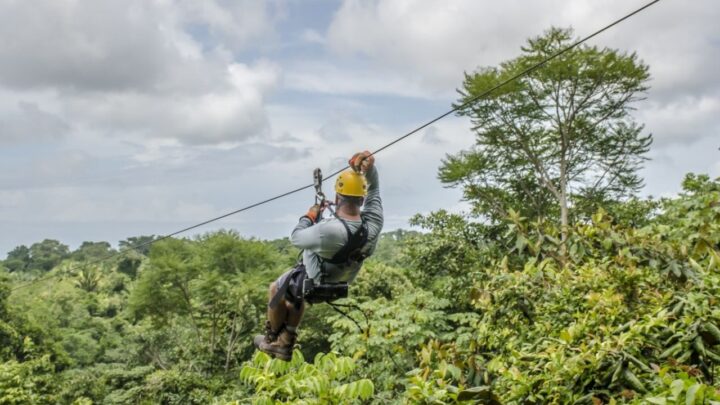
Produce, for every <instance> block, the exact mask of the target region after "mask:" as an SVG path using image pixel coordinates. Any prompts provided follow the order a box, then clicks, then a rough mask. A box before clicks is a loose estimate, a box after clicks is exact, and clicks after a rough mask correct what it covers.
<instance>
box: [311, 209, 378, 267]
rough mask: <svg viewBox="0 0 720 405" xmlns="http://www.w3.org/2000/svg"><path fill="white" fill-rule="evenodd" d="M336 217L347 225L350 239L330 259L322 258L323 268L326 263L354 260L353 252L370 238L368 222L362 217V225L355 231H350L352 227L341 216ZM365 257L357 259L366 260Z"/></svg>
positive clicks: (346, 229)
mask: <svg viewBox="0 0 720 405" xmlns="http://www.w3.org/2000/svg"><path fill="white" fill-rule="evenodd" d="M336 218H337V219H338V220H339V221H340V222H341V223H342V224H343V226H344V227H345V231H346V232H347V236H348V240H347V242H346V243H345V244H344V245H343V247H341V248H340V250H338V251H337V252H336V253H335V255H334V256H333V257H331V258H330V259H322V268H323V270H324V265H325V263H332V264H343V263H347V262H348V261H350V260H354V259H356V258H354V257H351V256H353V253H355V252H356V251H359V250H360V249H362V248H363V246H365V244H366V243H367V240H368V229H367V223H365V220H364V219H362V217H361V219H360V220H361V223H360V227H359V228H358V229H357V231H355V233H353V232H352V231H350V227H349V226H348V224H347V222H345V220H344V219H342V218H340V217H339V216H336ZM364 259H365V258H364V257H357V261H362V260H364Z"/></svg>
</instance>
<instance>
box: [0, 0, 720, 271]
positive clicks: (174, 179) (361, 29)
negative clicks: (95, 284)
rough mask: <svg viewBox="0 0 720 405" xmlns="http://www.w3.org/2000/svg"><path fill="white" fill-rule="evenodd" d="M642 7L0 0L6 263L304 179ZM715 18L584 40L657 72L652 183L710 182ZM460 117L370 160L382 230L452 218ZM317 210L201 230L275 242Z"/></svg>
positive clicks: (292, 201) (671, 19)
mask: <svg viewBox="0 0 720 405" xmlns="http://www.w3.org/2000/svg"><path fill="white" fill-rule="evenodd" d="M645 2H646V1H645V0H643V1H635V0H632V1H627V0H624V1H621V0H612V1H589V0H582V1H579V0H573V1H569V0H566V1H560V0H543V1H520V0H505V1H498V0H495V1H479V0H457V1H430V0H427V1H421V0H368V1H359V0H358V1H352V0H346V1H329V0H327V1H326V0H302V1H301V0H268V1H261V0H247V1H244V0H227V1H224V0H179V1H172V0H154V1H149V0H117V1H109V0H108V1H105V0H103V1H99V0H0V257H1V256H2V253H3V252H7V251H8V250H10V249H12V248H13V247H14V246H16V245H19V244H31V243H33V242H36V241H40V240H42V239H45V238H55V239H59V240H61V241H62V242H64V243H66V244H69V245H71V246H72V247H76V246H77V245H78V244H79V243H80V242H82V241H84V240H94V241H98V240H107V241H109V242H111V243H113V244H115V243H117V241H118V240H121V239H124V238H126V237H128V236H134V235H141V234H165V233H169V232H172V231H175V230H177V229H180V228H183V227H185V226H187V225H191V224H193V223H196V222H200V221H203V220H206V219H208V218H211V217H214V216H217V215H220V214H223V213H225V212H228V211H232V210H234V209H237V208H239V207H242V206H245V205H248V204H250V203H253V202H256V201H258V200H261V199H264V198H267V197H270V196H272V195H275V194H279V193H281V192H284V191H287V190H288V189H291V188H295V187H297V186H300V185H304V184H308V183H310V182H311V181H312V178H311V177H312V170H313V168H315V167H320V168H322V169H323V171H325V173H329V172H331V171H332V170H335V169H337V168H340V167H342V166H343V164H344V162H345V160H346V159H347V157H348V156H349V155H350V154H352V152H354V151H357V150H360V149H371V150H372V149H375V148H377V147H379V146H381V145H383V144H384V143H386V142H388V141H389V140H391V139H392V138H394V137H397V136H399V135H401V134H402V133H405V132H407V131H408V130H410V129H412V128H413V127H415V126H417V125H419V124H421V123H423V122H424V121H428V120H429V119H431V118H433V117H434V116H437V115H439V114H441V113H443V112H445V111H447V109H448V108H449V107H450V104H451V103H452V102H453V101H455V99H456V93H455V89H456V88H457V87H458V86H459V85H460V83H461V81H462V77H463V72H465V71H467V72H471V71H473V70H475V69H477V68H478V67H480V66H492V65H496V64H498V63H499V62H500V61H502V60H505V59H509V58H512V57H514V56H515V55H517V54H518V53H519V48H520V46H521V45H522V44H523V43H524V41H525V40H526V39H527V38H528V37H531V36H536V35H539V34H541V33H542V31H543V30H545V29H547V28H548V27H550V26H551V25H555V26H562V27H567V26H572V27H573V28H575V31H576V34H577V35H578V36H584V35H586V34H588V33H590V32H592V31H595V30H596V29H598V28H600V27H601V26H603V25H605V24H607V23H608V22H610V21H611V20H614V19H616V18H618V17H620V16H622V15H624V14H626V13H627V12H629V11H631V10H633V9H635V8H637V7H639V6H641V5H642V4H644V3H645ZM718 21H720V7H719V5H718V2H717V0H695V1H692V2H689V1H681V0H662V1H661V2H660V3H659V4H657V5H655V6H653V7H652V8H650V9H648V10H647V11H645V12H644V13H642V14H640V15H638V16H636V17H634V18H632V19H631V20H629V21H626V22H625V23H623V24H622V25H620V26H618V27H616V28H613V29H612V30H611V31H609V32H606V33H604V34H602V35H601V36H599V37H597V38H595V39H593V40H592V42H591V43H592V44H595V45H599V46H608V47H613V48H619V49H622V50H627V51H635V52H637V53H638V55H639V56H640V58H641V59H642V60H644V61H645V62H646V63H648V64H649V65H650V72H651V74H652V81H651V86H652V89H651V91H650V92H649V94H648V99H647V100H646V101H644V102H642V103H639V104H638V105H637V111H636V113H635V115H636V117H637V119H638V120H639V121H641V122H643V123H645V125H646V130H647V131H648V132H651V133H652V134H653V135H654V137H655V142H654V144H653V147H652V150H651V153H650V157H651V158H652V159H653V160H652V161H650V162H649V163H648V164H647V167H646V169H645V170H644V171H643V175H644V177H645V180H646V187H645V189H644V193H645V194H651V195H655V196H659V195H671V194H673V193H676V192H677V191H678V190H679V185H680V181H681V179H682V177H683V175H684V174H685V173H687V172H699V173H708V174H710V175H712V176H718V175H720V151H719V150H718V147H720V136H719V134H720V78H719V74H718V72H720V24H718ZM468 127H469V125H468V123H467V122H466V121H465V120H464V119H461V118H457V117H451V118H449V119H446V120H444V121H441V122H439V123H437V124H435V125H433V126H432V127H430V128H428V129H427V130H425V131H423V132H422V133H420V134H418V135H416V136H414V137H412V138H410V139H408V140H407V141H405V142H403V143H400V144H398V145H396V146H395V147H393V148H391V149H388V150H387V151H385V152H383V153H382V154H379V155H378V156H377V166H378V168H379V170H380V175H381V187H382V197H383V199H384V202H385V209H386V217H387V218H386V230H391V229H396V228H399V227H407V220H408V218H409V217H411V216H412V215H413V214H415V213H418V212H421V213H427V212H430V211H432V210H436V209H439V208H448V209H452V210H456V211H457V210H462V209H463V207H464V205H463V204H462V203H461V202H460V192H459V190H452V189H450V190H449V189H445V188H443V187H442V185H441V184H440V183H439V182H438V181H437V179H436V174H437V168H438V166H439V164H440V160H441V159H442V158H443V156H444V155H445V153H455V152H457V151H459V150H462V149H463V148H467V147H469V146H470V145H471V144H472V142H473V135H472V133H471V132H470V131H469V129H468ZM330 187H331V185H330V184H328V186H327V188H328V189H330ZM312 201H313V195H312V192H311V191H307V192H305V193H300V194H297V195H295V196H292V197H289V198H286V199H284V200H281V201H277V202H274V203H271V204H268V205H266V206H263V207H261V208H258V209H255V210H253V211H249V212H246V213H242V214H239V215H236V216H234V217H231V218H229V219H227V220H224V221H221V222H218V223H216V224H213V225H209V226H207V227H204V228H202V229H201V230H199V231H198V232H204V231H210V230H213V229H217V228H220V227H224V228H233V229H237V230H238V231H239V232H241V233H242V234H243V235H247V236H254V237H260V238H277V237H283V236H287V234H288V232H289V231H290V230H291V229H292V227H293V225H294V224H295V221H296V219H297V218H298V217H299V216H300V215H302V214H303V213H304V212H305V210H306V209H307V207H308V206H309V205H310V204H311V203H312Z"/></svg>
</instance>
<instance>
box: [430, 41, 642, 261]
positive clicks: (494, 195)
mask: <svg viewBox="0 0 720 405" xmlns="http://www.w3.org/2000/svg"><path fill="white" fill-rule="evenodd" d="M572 35H573V32H572V30H571V29H558V28H552V29H550V30H549V31H547V32H546V33H545V34H544V35H542V36H539V37H536V38H533V39H530V40H529V41H528V43H527V45H526V46H525V47H523V48H522V54H521V55H520V56H518V57H517V58H515V59H512V60H509V61H506V62H503V63H501V64H500V66H499V67H488V68H483V69H481V70H480V71H479V72H477V73H474V74H466V75H465V81H464V84H463V88H462V89H461V90H460V91H459V92H460V94H461V96H462V97H461V98H460V100H459V104H462V103H464V102H466V101H468V100H469V99H471V98H473V97H475V96H476V95H478V94H480V93H483V92H485V91H486V90H488V89H490V88H491V87H493V86H495V85H496V84H497V83H499V82H501V81H503V80H505V79H507V78H509V77H512V76H513V75H515V74H517V73H519V72H521V71H523V70H525V69H528V68H529V67H531V66H533V65H535V64H537V63H538V62H540V61H542V60H544V59H545V58H547V57H548V56H550V55H553V54H555V53H557V52H558V51H560V50H561V49H564V48H566V47H567V46H569V45H570V44H571V43H572V42H573V37H572ZM648 79H649V73H648V67H647V65H645V64H643V63H642V62H641V61H639V60H638V57H637V56H636V55H635V54H634V53H631V54H628V53H623V52H620V51H618V50H613V49H607V48H604V49H599V48H597V47H595V46H587V45H584V46H580V47H577V48H574V49H573V50H570V51H568V52H566V53H564V54H563V55H562V56H560V57H558V58H556V59H554V60H552V61H550V62H548V63H547V64H545V65H544V66H543V67H542V68H540V69H537V70H534V71H533V72H531V73H529V74H528V75H526V76H524V77H522V78H520V79H518V80H515V81H513V82H512V83H510V84H508V85H507V86H505V87H503V88H502V89H499V90H496V91H494V92H492V93H491V94H489V95H488V96H487V97H485V98H482V99H480V100H478V101H477V102H475V103H472V104H471V105H469V106H467V107H465V108H463V109H462V110H460V112H459V114H460V115H463V116H468V117H470V118H471V120H472V123H473V130H474V131H475V134H476V144H475V146H474V147H472V148H471V149H469V150H466V151H463V152H460V153H459V154H456V155H450V156H448V157H447V158H446V160H445V161H444V162H443V165H442V167H441V168H440V173H439V177H440V179H441V180H442V181H443V182H444V183H446V184H449V185H451V186H462V187H463V188H464V192H465V198H466V199H467V200H469V201H472V202H473V203H474V204H475V208H476V210H477V212H478V213H479V214H481V215H483V216H486V217H488V218H489V219H490V220H495V221H497V220H499V219H500V218H504V217H506V216H507V212H508V210H509V209H510V208H513V209H514V210H515V211H518V212H520V213H521V214H522V215H523V216H527V217H530V218H539V219H542V218H548V217H549V218H552V219H556V220H559V223H560V225H561V230H562V241H563V242H565V241H566V240H567V233H568V224H569V218H570V213H569V211H570V209H571V197H572V196H574V195H579V196H583V197H586V198H590V199H592V200H593V201H607V200H612V199H618V198H623V197H626V196H628V195H632V194H633V193H634V192H635V191H637V190H638V189H639V187H641V185H642V180H641V178H640V177H639V176H638V174H637V172H638V170H639V169H640V168H641V167H642V163H643V161H644V160H645V158H644V154H645V153H646V152H647V151H648V148H649V145H650V143H651V141H652V138H651V136H650V135H643V134H642V132H643V126H642V125H640V124H638V123H636V122H635V120H634V119H633V118H632V116H631V115H630V111H631V110H632V106H633V104H634V103H635V102H636V101H638V100H641V99H643V96H644V93H645V91H646V90H647V88H648V87H647V81H648ZM562 249H563V252H564V251H565V243H563V245H562Z"/></svg>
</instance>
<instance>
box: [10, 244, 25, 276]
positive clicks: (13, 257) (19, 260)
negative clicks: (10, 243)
mask: <svg viewBox="0 0 720 405" xmlns="http://www.w3.org/2000/svg"><path fill="white" fill-rule="evenodd" d="M4 265H5V267H6V268H7V269H8V270H9V271H23V270H26V269H27V268H28V266H30V249H28V247H27V246H25V245H20V246H18V247H16V248H15V249H13V250H11V251H10V252H8V254H7V259H5V262H4Z"/></svg>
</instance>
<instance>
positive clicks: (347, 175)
mask: <svg viewBox="0 0 720 405" xmlns="http://www.w3.org/2000/svg"><path fill="white" fill-rule="evenodd" d="M367 189H368V183H367V179H365V175H364V174H362V173H358V172H356V171H355V170H353V169H347V170H345V171H343V172H342V173H340V175H339V176H338V178H337V180H335V192H336V193H338V194H342V195H346V196H348V197H365V196H366V195H367Z"/></svg>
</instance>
